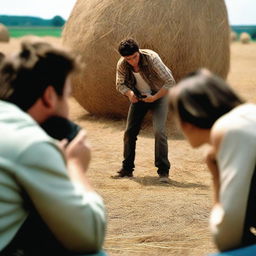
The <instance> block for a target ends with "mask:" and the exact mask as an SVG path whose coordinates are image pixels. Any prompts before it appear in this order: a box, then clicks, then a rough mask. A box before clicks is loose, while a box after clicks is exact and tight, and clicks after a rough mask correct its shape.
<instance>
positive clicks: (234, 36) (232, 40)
mask: <svg viewBox="0 0 256 256" xmlns="http://www.w3.org/2000/svg"><path fill="white" fill-rule="evenodd" d="M237 38H238V37H237V33H236V32H235V31H232V30H231V31H230V41H231V42H235V41H237Z"/></svg>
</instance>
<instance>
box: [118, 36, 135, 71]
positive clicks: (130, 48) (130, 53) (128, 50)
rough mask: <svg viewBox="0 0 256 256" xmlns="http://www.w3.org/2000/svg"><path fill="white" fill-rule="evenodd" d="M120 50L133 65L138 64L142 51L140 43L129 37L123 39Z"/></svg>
mask: <svg viewBox="0 0 256 256" xmlns="http://www.w3.org/2000/svg"><path fill="white" fill-rule="evenodd" d="M118 52H119V53H120V55H121V56H123V57H124V59H125V60H126V61H127V62H128V63H129V64H130V65H131V66H133V67H136V66H138V64H139V60H140V53H139V46H138V43H137V42H136V41H135V40H133V39H131V38H129V39H125V40H123V41H121V43H120V44H119V47H118Z"/></svg>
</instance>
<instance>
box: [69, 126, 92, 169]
mask: <svg viewBox="0 0 256 256" xmlns="http://www.w3.org/2000/svg"><path fill="white" fill-rule="evenodd" d="M64 152H65V155H66V159H67V165H68V166H69V165H75V166H77V167H78V168H79V169H80V170H81V171H83V172H86V170H87V169H88V166H89V163H90V160H91V147H90V145H89V143H88V141H87V139H86V132H85V130H81V131H80V132H79V133H78V135H77V136H76V137H75V138H74V139H73V140H72V141H71V142H70V143H69V144H68V145H67V146H66V147H65V148H64Z"/></svg>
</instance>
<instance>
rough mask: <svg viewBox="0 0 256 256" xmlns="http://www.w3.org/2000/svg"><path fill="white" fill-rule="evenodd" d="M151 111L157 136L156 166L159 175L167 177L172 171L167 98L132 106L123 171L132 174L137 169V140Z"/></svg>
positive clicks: (125, 137)
mask: <svg viewBox="0 0 256 256" xmlns="http://www.w3.org/2000/svg"><path fill="white" fill-rule="evenodd" d="M149 110H150V111H152V118H153V130H154V135H155V166H156V167H157V168H158V171H157V172H158V174H159V175H160V176H165V175H168V174H169V169H170V162H169V160H168V144H167V136H166V131H165V130H166V129H165V126H166V121H167V115H168V110H169V105H168V97H167V96H164V97H162V98H160V99H158V100H156V101H155V102H152V103H146V102H143V101H139V102H137V103H132V104H131V105H130V108H129V112H128V117H127V124H126V130H125V133H124V160H123V169H124V170H125V171H127V172H132V171H133V169H134V167H135V165H134V160H135V148H136V140H137V136H138V134H139V132H140V129H141V124H142V121H143V119H144V117H145V115H146V114H147V112H148V111H149Z"/></svg>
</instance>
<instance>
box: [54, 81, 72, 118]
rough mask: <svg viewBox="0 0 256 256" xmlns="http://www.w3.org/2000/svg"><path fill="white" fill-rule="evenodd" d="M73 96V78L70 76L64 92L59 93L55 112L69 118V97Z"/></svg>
mask: <svg viewBox="0 0 256 256" xmlns="http://www.w3.org/2000/svg"><path fill="white" fill-rule="evenodd" d="M70 96H71V80H70V77H68V78H67V79H66V82H65V85H64V89H63V94H62V95H61V96H59V95H58V99H57V102H56V105H55V114H56V115H58V116H61V117H65V118H67V117H68V115H69V106H68V99H69V97H70Z"/></svg>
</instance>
